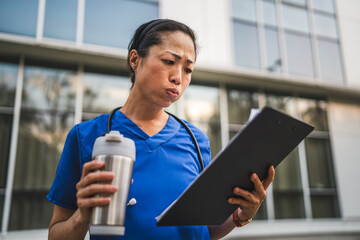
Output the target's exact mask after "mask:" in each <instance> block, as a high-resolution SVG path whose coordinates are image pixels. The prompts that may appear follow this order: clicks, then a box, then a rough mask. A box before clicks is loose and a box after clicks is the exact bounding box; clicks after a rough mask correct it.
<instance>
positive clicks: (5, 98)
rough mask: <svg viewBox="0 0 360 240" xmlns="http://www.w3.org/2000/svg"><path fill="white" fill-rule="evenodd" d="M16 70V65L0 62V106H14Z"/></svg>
mask: <svg viewBox="0 0 360 240" xmlns="http://www.w3.org/2000/svg"><path fill="white" fill-rule="evenodd" d="M17 70H18V69H17V66H16V65H13V64H8V63H1V62H0V106H3V107H12V106H14V101H15V90H16V78H17Z"/></svg>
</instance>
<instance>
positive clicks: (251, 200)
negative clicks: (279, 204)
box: [229, 187, 261, 206]
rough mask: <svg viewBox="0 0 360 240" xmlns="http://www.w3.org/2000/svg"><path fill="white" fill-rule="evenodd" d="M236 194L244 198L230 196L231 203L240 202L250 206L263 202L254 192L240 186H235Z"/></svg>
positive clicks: (239, 203) (242, 204)
mask: <svg viewBox="0 0 360 240" xmlns="http://www.w3.org/2000/svg"><path fill="white" fill-rule="evenodd" d="M234 194H236V195H238V196H240V197H242V198H229V203H232V204H238V205H241V206H249V205H251V204H259V203H260V202H261V201H260V199H259V198H257V197H255V195H254V194H252V193H250V192H249V191H246V190H244V189H241V188H238V187H236V188H234Z"/></svg>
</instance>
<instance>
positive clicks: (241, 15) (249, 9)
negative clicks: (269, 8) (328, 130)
mask: <svg viewBox="0 0 360 240" xmlns="http://www.w3.org/2000/svg"><path fill="white" fill-rule="evenodd" d="M231 9H232V16H233V17H234V18H238V19H242V20H247V21H251V22H256V8H255V0H233V1H232V5H231Z"/></svg>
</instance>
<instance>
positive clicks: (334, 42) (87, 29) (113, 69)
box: [0, 0, 360, 239]
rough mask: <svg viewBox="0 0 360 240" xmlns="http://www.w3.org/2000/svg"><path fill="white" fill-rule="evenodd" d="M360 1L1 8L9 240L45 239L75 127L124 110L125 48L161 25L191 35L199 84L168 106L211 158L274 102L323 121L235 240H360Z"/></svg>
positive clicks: (164, 1)
mask: <svg viewBox="0 0 360 240" xmlns="http://www.w3.org/2000/svg"><path fill="white" fill-rule="evenodd" d="M359 12H360V1H358V0H341V1H340V0H181V1H171V0H0V227H1V229H0V230H1V235H0V239H46V238H47V228H48V225H49V222H50V218H51V216H52V204H51V203H49V202H48V201H47V199H46V195H47V193H48V191H49V188H50V186H51V184H52V181H53V179H54V176H55V172H56V167H57V164H58V161H59V159H60V155H61V152H62V148H63V145H64V141H65V138H66V135H67V133H68V131H69V130H70V129H71V127H72V126H73V125H74V124H76V123H79V122H82V121H85V120H89V119H91V118H93V117H96V116H98V115H99V114H102V113H107V112H109V111H110V110H111V109H112V108H114V107H116V106H121V105H123V104H124V102H125V100H126V98H127V95H128V93H129V88H130V79H129V73H128V71H127V67H126V54H127V50H126V49H127V45H128V43H129V41H130V38H131V36H132V34H133V32H134V31H135V29H136V28H137V27H138V26H139V25H140V24H142V23H144V22H146V21H149V20H152V19H155V18H171V19H175V20H179V21H181V22H184V23H186V24H188V25H189V26H190V27H192V28H193V29H194V30H195V31H196V33H197V36H198V40H199V45H200V54H199V56H198V59H197V63H196V69H195V72H194V73H193V78H192V84H191V85H190V86H189V88H188V89H187V91H186V92H185V94H184V96H183V98H182V99H181V100H180V101H179V102H177V103H176V104H174V105H173V106H171V108H170V109H169V111H171V112H173V113H175V114H177V115H178V116H179V117H181V118H184V119H186V120H188V121H191V122H192V123H194V124H195V125H196V126H198V127H199V128H201V129H202V130H203V131H204V132H205V133H206V134H207V135H208V136H209V138H210V140H211V147H212V155H213V156H215V154H216V153H217V152H218V151H220V150H221V149H222V148H223V147H224V146H225V145H226V144H227V143H228V141H229V139H231V137H232V136H233V135H234V134H236V132H237V131H238V130H239V129H240V128H241V127H242V126H243V125H244V124H245V123H246V121H247V119H248V117H249V113H250V109H251V108H262V107H263V106H265V105H268V106H271V107H274V108H276V109H279V110H280V111H283V112H285V113H287V114H290V115H292V116H294V117H295V118H298V119H301V120H303V121H305V122H308V123H310V124H312V125H314V126H315V130H314V131H313V132H312V133H311V134H310V135H309V137H307V138H306V139H305V140H304V141H303V142H302V143H301V144H300V145H299V146H298V147H297V148H296V149H295V150H294V151H293V152H292V153H291V154H290V155H289V156H288V157H287V158H288V159H286V160H285V161H284V162H283V163H282V164H281V165H280V166H279V167H278V168H277V172H276V173H277V174H276V179H275V181H274V183H273V184H272V186H271V187H270V188H269V189H268V193H267V199H266V201H265V202H264V204H263V205H262V207H261V209H260V211H259V213H258V214H257V216H256V220H255V221H253V222H252V223H251V224H249V225H247V226H246V227H244V228H239V229H235V230H234V231H233V232H232V233H231V234H230V235H228V236H227V237H226V239H360V205H359V199H360V186H359V184H358V183H359V182H360V174H359V170H360V157H359V156H360V68H359V62H360V44H359V43H360V15H359V14H358V13H359Z"/></svg>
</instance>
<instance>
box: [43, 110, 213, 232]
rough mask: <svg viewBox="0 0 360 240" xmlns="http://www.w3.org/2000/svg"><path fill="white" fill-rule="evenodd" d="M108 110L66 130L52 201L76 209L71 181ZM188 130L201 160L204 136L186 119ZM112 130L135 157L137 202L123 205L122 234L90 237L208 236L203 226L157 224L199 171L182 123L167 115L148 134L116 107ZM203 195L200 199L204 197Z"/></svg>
mask: <svg viewBox="0 0 360 240" xmlns="http://www.w3.org/2000/svg"><path fill="white" fill-rule="evenodd" d="M107 118H108V114H103V115H100V116H99V117H97V118H95V119H93V120H90V121H86V122H83V123H80V124H77V125H75V126H74V127H73V128H72V129H71V130H70V132H69V134H68V136H67V139H66V142H65V146H64V150H63V153H62V155H61V159H60V162H59V165H58V168H57V172H56V176H55V180H54V182H53V185H52V187H51V189H50V192H49V194H48V196H47V198H48V200H49V201H51V202H52V203H54V204H57V205H59V206H62V207H65V208H71V209H77V204H76V187H75V186H76V183H77V182H79V180H80V178H81V174H82V165H83V164H84V163H85V162H88V161H90V160H91V154H92V148H93V145H94V142H95V139H96V138H97V137H98V136H99V135H101V134H102V133H104V132H106V123H107ZM186 124H187V125H188V126H189V128H190V129H191V130H192V131H193V133H194V135H195V137H196V139H197V141H198V143H199V147H200V150H201V154H202V156H203V161H204V165H205V166H206V165H207V164H208V163H209V162H210V159H211V156H210V142H209V138H208V137H207V136H206V135H205V134H204V133H203V132H202V131H201V130H199V129H198V128H196V127H195V126H193V125H192V124H190V123H188V122H186ZM112 130H118V131H120V133H121V134H123V135H124V136H125V137H128V138H131V139H132V140H134V142H135V146H136V160H135V164H134V171H133V179H134V183H133V184H132V185H131V188H130V192H129V199H131V198H135V199H136V201H137V203H136V204H135V205H133V206H128V207H127V210H126V220H125V235H124V236H122V237H120V236H116V237H114V236H110V237H109V236H90V239H210V236H209V232H208V229H207V227H206V226H183V227H157V226H156V220H155V217H157V216H159V215H160V214H161V213H162V211H163V210H165V209H166V208H167V207H168V206H169V205H170V204H171V203H172V202H173V201H174V200H175V199H177V198H178V197H179V196H180V194H181V193H182V192H183V191H184V190H185V188H186V187H187V186H188V185H189V184H190V183H191V182H192V181H193V180H194V179H195V178H196V176H197V175H198V174H199V172H200V169H201V167H200V163H199V161H198V157H197V153H196V150H195V146H194V144H193V142H192V140H191V137H190V135H189V134H188V132H187V131H186V129H185V128H184V127H183V126H181V124H180V123H179V122H177V121H176V120H175V119H174V118H173V117H171V116H170V117H169V120H168V122H167V124H166V125H165V127H164V128H163V129H162V130H161V131H160V132H159V133H157V134H156V135H154V136H152V137H149V136H148V135H147V134H146V133H145V132H143V131H142V130H141V129H140V128H139V127H138V126H137V125H136V124H135V123H133V122H132V121H131V120H130V119H128V118H127V117H126V116H125V115H124V114H123V113H122V112H120V111H117V112H116V113H115V114H114V116H113V120H112ZM204 200H206V199H204Z"/></svg>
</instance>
